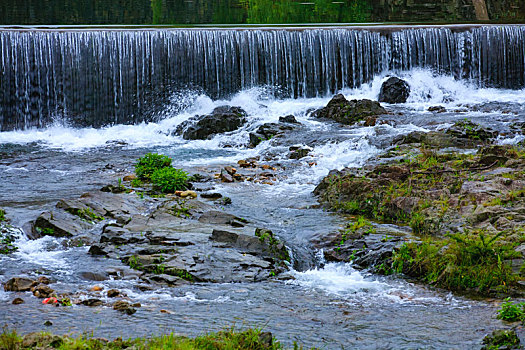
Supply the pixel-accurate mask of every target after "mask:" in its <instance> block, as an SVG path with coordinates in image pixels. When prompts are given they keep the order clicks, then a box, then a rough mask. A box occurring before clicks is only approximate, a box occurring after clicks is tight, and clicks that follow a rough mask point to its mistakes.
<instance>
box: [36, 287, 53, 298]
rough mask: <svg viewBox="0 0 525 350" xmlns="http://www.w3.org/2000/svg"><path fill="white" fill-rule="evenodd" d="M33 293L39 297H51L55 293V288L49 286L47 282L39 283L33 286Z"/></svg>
mask: <svg viewBox="0 0 525 350" xmlns="http://www.w3.org/2000/svg"><path fill="white" fill-rule="evenodd" d="M32 291H33V295H34V296H35V297H37V298H49V297H50V296H52V295H53V294H54V293H55V290H54V289H52V288H51V287H49V286H48V285H47V284H39V285H38V286H36V287H33V288H32Z"/></svg>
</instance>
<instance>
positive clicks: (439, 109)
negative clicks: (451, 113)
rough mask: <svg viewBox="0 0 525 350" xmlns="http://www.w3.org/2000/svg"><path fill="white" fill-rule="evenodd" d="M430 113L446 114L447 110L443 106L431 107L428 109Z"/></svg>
mask: <svg viewBox="0 0 525 350" xmlns="http://www.w3.org/2000/svg"><path fill="white" fill-rule="evenodd" d="M427 110H428V111H429V112H435V113H445V112H446V111H447V109H446V108H445V107H443V106H430V107H428V109H427Z"/></svg>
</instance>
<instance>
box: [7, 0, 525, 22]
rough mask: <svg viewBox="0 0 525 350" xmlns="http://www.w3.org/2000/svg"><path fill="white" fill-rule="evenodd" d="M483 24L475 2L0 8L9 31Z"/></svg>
mask: <svg viewBox="0 0 525 350" xmlns="http://www.w3.org/2000/svg"><path fill="white" fill-rule="evenodd" d="M476 1H477V0H476ZM481 3H484V7H485V8H486V10H487V13H488V16H489V19H490V20H491V21H508V22H520V21H521V22H523V21H524V20H525V3H524V2H523V1H522V0H482V1H481ZM478 12H479V11H478ZM482 19H484V18H481V17H480V16H479V13H478V14H477V12H476V9H475V7H474V1H473V0H441V1H428V0H338V1H333V0H309V1H303V0H279V1H267V0H218V1H211V0H190V1H188V0H118V1H115V0H89V1H74V2H71V1H66V0H38V1H37V0H26V1H23V2H20V1H17V0H5V1H2V3H1V4H0V24H4V25H15V24H20V25H22V24H62V25H68V24H72V25H73V24H76V25H83V24H148V25H151V24H174V25H175V24H179V25H180V24H270V23H350V22H352V23H364V22H392V21H394V22H458V21H476V20H482Z"/></svg>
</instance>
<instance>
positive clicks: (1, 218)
mask: <svg viewBox="0 0 525 350" xmlns="http://www.w3.org/2000/svg"><path fill="white" fill-rule="evenodd" d="M3 221H5V210H4V209H2V208H0V222H3Z"/></svg>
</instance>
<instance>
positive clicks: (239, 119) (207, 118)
mask: <svg viewBox="0 0 525 350" xmlns="http://www.w3.org/2000/svg"><path fill="white" fill-rule="evenodd" d="M246 116H247V114H246V112H245V111H244V110H243V109H242V108H240V107H230V106H220V107H217V108H215V109H214V110H213V112H212V113H211V114H209V115H204V116H198V115H197V116H195V117H192V118H190V119H188V120H187V121H185V122H183V123H182V124H181V125H179V127H178V128H177V129H176V130H175V133H176V134H177V135H182V137H183V138H184V139H185V140H205V139H208V138H210V137H212V136H214V135H216V134H220V133H225V132H229V131H234V130H237V129H238V128H240V127H241V126H242V125H244V124H245V123H246Z"/></svg>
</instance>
